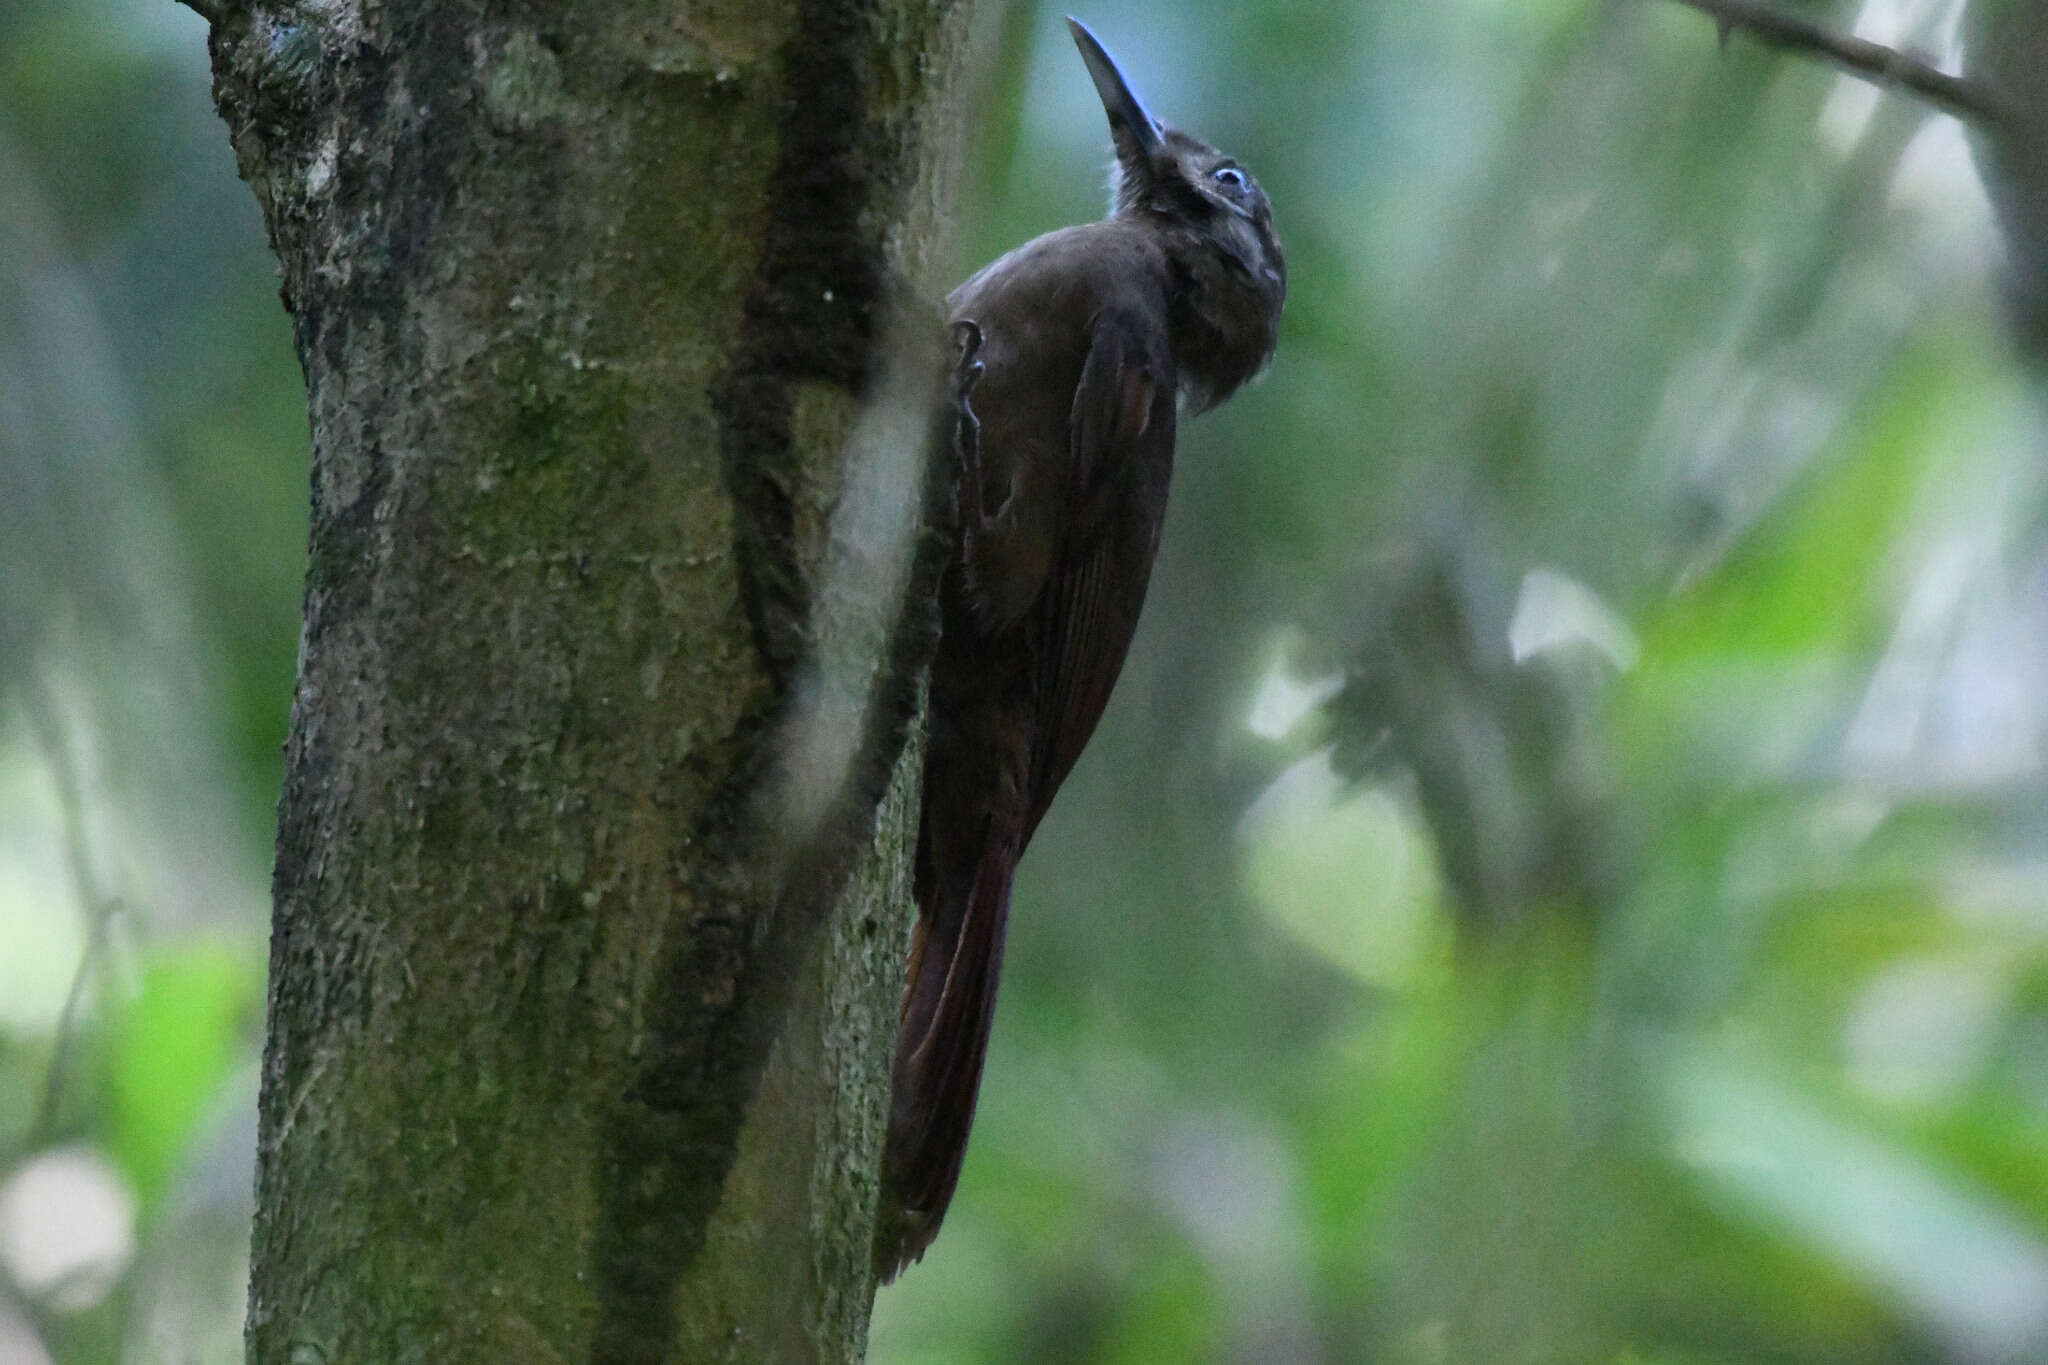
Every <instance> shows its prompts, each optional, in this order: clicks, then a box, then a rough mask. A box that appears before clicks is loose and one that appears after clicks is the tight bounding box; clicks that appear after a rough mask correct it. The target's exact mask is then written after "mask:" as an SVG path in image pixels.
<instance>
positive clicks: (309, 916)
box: [206, 0, 965, 1365]
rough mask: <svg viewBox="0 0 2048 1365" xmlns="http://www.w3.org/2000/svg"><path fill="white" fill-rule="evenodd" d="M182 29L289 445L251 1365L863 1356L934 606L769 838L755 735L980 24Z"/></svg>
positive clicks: (281, 10)
mask: <svg viewBox="0 0 2048 1365" xmlns="http://www.w3.org/2000/svg"><path fill="white" fill-rule="evenodd" d="M206 8H207V10H208V14H209V18H211V19H212V20H213V35H212V43H211V46H212V54H213V62H214V72H215V83H216V96H217V99H218V102H219V106H220V109H221V112H222V114H223V116H224V117H225V118H226V120H227V122H228V124H229V127H230V130H231V133H232V136H233V139H234V145H235V149H236V153H237V157H238V160H239V163H240V166H241V170H242V174H243V176H244V177H245V178H246V179H247V180H248V182H249V184H250V186H251V187H252V189H253V190H254V191H255V193H256V196H257V198H258V200H259V201H260V203H261V205H262V208H263V212H264V216H265V220H266V223H267V225H268V228H269V232H270V235H271V239H272V244H273V246H274V247H275V248H276V251H277V254H278V257H279V260H280V261H281V263H282V266H283V290H282V292H283V296H284V301H285V304H286V307H287V308H288V309H289V310H290V312H291V315H292V318H293V320H294V323H295V328H296V335H297V341H298V346H299V351H300V356H301V359H302V361H303V363H304V366H305V371H306V377H307V383H308V390H309V404H310V409H311V416H312V435H313V509H312V532H311V563H310V569H309V576H308V580H307V590H306V602H305V625H304V637H303V642H302V653H301V664H300V678H299V685H298V694H297V698H296V701H295V704H294V709H293V716H292V734H291V740H290V743H289V748H288V755H287V762H288V768H287V777H286V787H285V792H284V797H283V802H282V806H281V811H280V828H279V836H278V849H277V871H276V885H275V893H276V908H275V920H274V926H273V939H272V950H271V994H270V1010H269V1038H268V1045H267V1050H266V1055H265V1063H264V1084H263V1099H262V1128H261V1131H262V1138H261V1153H260V1169H259V1177H258V1214H257V1226H256V1235H255V1246H254V1268H253V1276H252V1284H251V1291H250V1308H249V1329H248V1330H249V1337H248V1339H249V1348H250V1358H251V1359H252V1360H253V1361H257V1362H264V1363H265V1365H268V1363H269V1362H287V1361H290V1362H321V1363H322V1365H341V1362H345V1361H379V1362H390V1361H433V1362H437V1363H439V1362H459V1361H469V1360H479V1361H481V1360H488V1361H491V1362H501V1361H507V1360H521V1361H546V1360H597V1361H661V1360H676V1361H692V1362H699V1361H724V1360H731V1361H756V1360H775V1361H801V1360H854V1359H858V1358H859V1357H860V1355H861V1353H862V1348H863V1344H864V1336H865V1331H866V1321H867V1316H868V1310H869V1307H870V1303H871V1299H872V1293H873V1286H872V1284H871V1283H870V1280H869V1269H868V1241H869V1231H870V1224H871V1221H872V1217H873V1205H874V1196H875V1189H874V1183H873V1172H874V1169H875V1166H876V1162H877V1159H878V1148H879V1143H880V1140H881V1133H882V1123H883V1115H884V1113H885V1109H886V1100H887V1095H886V1091H887V1084H888V1075H889V1052H890V1046H891V1040H892V1033H893V1025H894V1018H895V1009H896V1000H897V995H898V991H899V988H900V970H901V966H900V964H901V954H902V945H903V941H904V934H905V932H906V925H907V903H908V898H907V895H906V894H905V887H904V885H903V882H904V877H905V875H906V870H907V869H906V857H905V854H906V847H905V841H906V839H908V838H909V837H911V836H912V835H913V834H914V828H913V810H914V807H913V804H912V803H911V801H910V793H909V791H908V789H907V788H908V783H909V781H910V777H909V774H910V773H911V772H912V771H913V764H912V763H911V762H910V761H909V759H908V751H907V750H906V748H905V745H904V740H905V738H906V736H907V735H908V734H909V733H910V731H911V730H912V728H913V726H912V724H911V721H912V718H913V716H914V714H915V710H916V693H915V687H916V683H915V678H916V673H917V664H918V660H919V658H920V652H921V650H922V649H923V648H924V646H925V645H926V644H927V643H928V641H926V640H925V638H924V634H923V631H924V629H925V627H924V625H923V613H922V612H920V611H919V610H916V609H915V608H916V604H917V602H918V599H919V596H920V593H919V591H918V586H919V585H918V584H917V583H916V582H914V581H911V580H908V579H906V580H903V581H902V582H900V583H898V582H897V580H895V579H891V580H889V581H890V582H891V583H894V584H896V586H894V587H893V588H892V589H891V592H890V594H888V601H887V605H888V607H889V609H888V611H887V612H885V613H884V616H885V618H886V619H885V620H883V621H882V622H881V624H879V625H877V624H876V623H873V622H869V623H862V622H858V621H857V622H855V623H854V625H853V626H852V627H845V623H843V622H842V623H840V626H839V627H833V626H831V625H830V623H828V626H827V628H826V629H825V630H823V632H822V634H823V635H824V636H826V637H828V638H838V639H839V640H840V645H839V646H838V647H839V648H841V649H842V652H844V651H847V650H851V651H853V653H854V654H855V655H856V656H859V657H855V658H853V659H852V660H851V661H850V662H848V661H846V660H842V661H841V662H842V663H843V664H845V667H843V668H842V669H841V672H842V673H845V674H849V675H859V676H861V677H865V676H867V675H868V674H869V673H872V674H873V675H874V676H875V677H876V678H877V679H879V681H878V682H877V683H876V684H875V685H874V686H873V687H872V688H869V689H868V690H867V691H865V692H860V693H859V695H858V696H856V697H855V699H854V701H853V702H852V703H849V704H848V706H847V707H844V708H842V709H843V710H844V712H845V715H846V716H850V717H851V724H850V727H841V728H843V729H848V730H849V732H850V734H851V739H850V740H849V741H848V752H847V754H846V755H844V758H845V762H844V763H843V764H842V765H841V766H840V767H835V768H833V769H832V770H831V772H830V773H828V774H827V777H828V778H829V779H830V781H829V787H828V790H826V792H825V795H824V796H823V797H820V798H819V799H818V800H816V801H813V802H812V803H811V806H810V807H807V808H806V809H807V810H808V811H809V812H810V814H811V815H813V816H815V818H814V819H811V820H810V821H809V822H808V823H806V824H805V825H804V826H803V827H802V829H800V830H799V831H798V832H797V834H796V835H795V836H791V835H790V833H789V831H788V830H787V829H778V828H776V827H775V822H776V820H777V819H779V818H781V817H782V816H784V815H786V814H787V810H786V809H785V808H786V807H787V806H788V805H789V800H788V798H787V792H786V790H785V788H789V789H794V786H796V785H801V784H794V785H793V784H792V781H791V777H790V773H791V771H792V767H791V765H792V762H793V760H792V758H791V755H790V754H789V753H787V752H778V751H777V750H776V749H775V746H774V742H775V740H776V738H777V737H778V736H783V737H785V738H786V737H787V736H789V735H792V734H794V735H798V736H801V734H803V733H804V730H803V726H802V725H801V724H800V723H799V721H800V720H801V716H800V715H797V713H796V712H793V711H792V705H793V703H792V698H803V697H811V698H813V699H815V697H816V696H817V695H820V694H821V693H825V694H829V693H832V688H831V687H829V686H828V687H823V688H821V687H819V686H817V685H816V684H815V677H814V675H815V673H816V670H815V668H814V667H813V666H812V663H811V662H809V661H811V660H813V659H814V657H815V655H816V652H817V640H818V638H819V636H820V634H821V632H820V628H819V626H818V624H817V623H816V622H814V621H812V619H811V610H812V603H813V600H814V599H816V598H819V597H820V595H821V594H820V584H821V579H820V574H821V572H822V570H823V567H824V566H827V565H830V564H833V563H835V562H836V563H839V564H840V565H841V569H842V571H843V572H850V573H851V574H852V576H853V580H854V581H856V582H857V581H860V580H859V575H860V574H861V573H862V572H864V569H865V560H864V559H863V556H864V554H867V550H866V549H864V548H863V546H862V545H860V544H852V545H851V546H850V547H849V544H848V543H847V539H846V533H845V531H844V529H843V528H841V527H839V525H838V523H837V522H835V521H834V520H833V518H834V515H835V514H834V513H833V510H832V509H833V507H834V496H835V492H836V490H837V488H838V485H839V479H840V476H841V460H842V451H843V450H845V449H846V448H847V441H846V438H847V435H848V433H849V432H850V431H852V430H853V429H854V426H855V423H856V419H857V416H858V414H860V412H861V403H862V400H863V398H864V397H865V396H867V395H869V394H871V393H872V392H873V391H874V390H875V389H876V388H877V387H879V386H878V384H877V383H876V382H875V375H874V373H872V372H873V371H874V370H875V362H874V359H873V358H874V356H875V355H876V354H877V344H876V343H877V339H878V335H879V334H880V333H881V332H882V331H883V330H884V321H885V319H884V314H885V313H886V312H887V311H888V309H887V306H886V299H885V295H888V294H890V293H891V286H890V285H888V284H887V283H886V282H887V281H890V280H892V279H899V278H902V279H908V280H910V281H913V282H914V283H915V285H916V286H917V287H918V288H921V289H925V290H932V286H933V285H934V284H935V283H936V282H935V281H933V280H932V279H930V278H929V274H928V272H929V268H930V261H931V257H932V253H933V249H934V245H935V238H936V235H937V228H938V222H937V219H938V217H939V207H940V206H942V205H944V204H946V203H947V202H948V201H949V198H950V179H951V171H952V167H953V165H954V163H955V162H956V161H957V153H956V152H955V150H954V149H953V146H952V143H953V141H954V139H953V133H952V130H954V129H956V128H957V127H958V124H959V115H958V112H957V110H955V109H953V108H951V107H949V103H948V100H947V96H946V91H947V88H948V79H947V78H948V76H949V73H951V72H952V71H953V70H954V69H955V68H956V67H957V66H958V65H959V62H958V58H959V53H960V49H961V48H962V46H963V42H964V26H965V15H964V12H963V9H962V7H960V6H956V5H950V4H945V3H940V0H923V2H919V0H859V2H855V3H840V4H834V3H829V0H748V3H746V4H701V3H698V4H692V3H684V2H683V0H676V2H675V3H668V4H658V3H618V4H609V5H589V4H584V5H578V4H572V3H568V0H558V2H557V3H540V2H539V0H527V2H526V3H514V2H511V0H507V2H506V3H485V2H483V0H471V2H470V3H449V2H448V0H408V3H405V4H402V5H401V4H379V3H376V2H375V0H322V2H321V3H310V2H309V3H301V4H291V5H271V6H265V5H258V6H243V5H235V4H218V5H214V4H209V5H208V6H206ZM932 292H936V291H935V290H933V291H932ZM860 420H861V421H866V420H867V419H865V418H861V419H860ZM884 425H885V426H886V424H884ZM899 425H900V424H899ZM858 444H859V443H858V442H855V448H856V449H858ZM870 444H871V445H873V444H875V442H874V440H871V441H870ZM884 444H886V442H884ZM913 507H914V504H913ZM899 577H901V576H900V575H899ZM822 595H823V597H824V598H825V599H827V600H832V599H833V597H834V593H833V590H832V589H831V588H830V586H829V584H828V585H826V587H825V589H824V591H823V594H822ZM856 595H858V594H856ZM905 604H909V606H910V607H911V608H912V609H910V610H907V611H906V610H904V607H905ZM842 627H843V628H842ZM849 642H850V643H849ZM862 649H865V650H867V654H866V655H865V656H860V651H861V650H862ZM875 655H880V656H881V657H879V658H876V657H874V656H875ZM863 661H865V664H866V665H868V667H867V669H866V672H863V671H862V665H863ZM807 678H812V679H813V681H812V682H811V683H806V681H805V680H806V679H807ZM844 690H845V689H844V688H842V689H841V691H844ZM856 690H858V689H856ZM840 700H841V701H844V700H845V698H843V697H842V698H840ZM793 716H795V719H793V718H792V717H793ZM813 719H815V718H813ZM813 728H814V729H815V728H817V727H816V726H815V725H814V726H813ZM911 747H912V748H914V745H913V746H911ZM842 777H843V780H842ZM885 789H886V792H887V795H886V799H885V798H884V792H885ZM878 806H879V810H880V816H879V822H877V819H876V815H877V808H878ZM792 840H794V842H793V841H792Z"/></svg>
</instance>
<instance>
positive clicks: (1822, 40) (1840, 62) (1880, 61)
mask: <svg viewBox="0 0 2048 1365" xmlns="http://www.w3.org/2000/svg"><path fill="white" fill-rule="evenodd" d="M1679 3H1680V4H1683V5H1689V6H1691V7H1692V8H1693V9H1696V10H1698V11H1700V12H1701V13H1702V14H1705V15H1708V16H1710V17H1711V18H1712V19H1713V20H1714V22H1715V24H1716V25H1718V26H1719V27H1720V30H1721V39H1722V41H1723V42H1726V41H1727V38H1728V35H1729V33H1731V32H1733V31H1734V30H1735V29H1741V30H1742V31H1743V32H1745V33H1748V34H1749V35H1750V36H1752V37H1754V38H1755V39H1756V40H1757V41H1758V42H1761V43H1767V44H1769V45H1770V46H1772V47H1781V48H1784V49H1786V50H1787V51H1791V52H1801V53H1805V54H1807V55H1809V56H1814V57H1819V58H1821V59H1822V60H1823V61H1829V62H1833V63H1834V64H1835V65H1836V66H1839V67H1841V68H1842V69H1843V70H1845V71H1847V72H1849V73H1850V74H1851V75H1854V76H1860V77H1862V78H1863V79H1864V80H1867V81H1870V82H1871V83H1872V84H1874V85H1882V86H1895V87H1898V88H1899V89H1903V90H1909V91H1911V92H1912V93H1914V94H1916V95H1918V96H1920V97H1921V98H1922V99H1924V100H1926V101H1927V102H1928V103H1930V104H1933V105H1934V106H1935V107H1937V108H1939V109H1941V110H1943V111H1944V112H1946V113H1950V114H1953V115H1955V116H1956V117H1957V118H1959V119H1962V120H1963V121H1964V122H1966V123H1970V124H1974V125H1976V126H1977V127H1979V128H1984V129H1987V130H1990V129H1995V128H1997V127H1998V126H1999V125H2001V124H2003V123H2004V122H2005V121H2006V118H2005V113H2004V110H2003V108H2002V107H2001V105H2000V102H1999V100H1998V99H1997V97H1996V96H1994V95H1993V94H1992V92H1991V91H1990V90H1989V89H1987V88H1986V87H1985V86H1984V85H1982V84H1980V83H1978V82H1976V81H1972V80H1969V79H1967V78H1966V77H1963V76H1952V75H1950V74H1949V73H1948V72H1946V71H1942V70H1940V69H1939V68H1937V67H1935V66H1934V65H1932V64H1931V63H1929V62H1927V61H1925V60H1923V59H1921V58H1919V57H1915V56H1913V55H1911V54H1910V53H1906V52H1901V51H1899V50H1898V49H1897V48H1890V47H1886V46H1885V45H1884V44H1882V43H1873V42H1868V41H1866V40H1864V39H1862V38H1856V37H1852V36H1850V35H1849V34H1846V33H1834V32H1831V31H1829V30H1827V29H1824V28H1822V27H1820V26H1819V25H1817V24H1809V23H1807V22H1806V21H1804V20H1802V19H1794V18H1791V17H1789V16H1787V15H1784V14H1780V13H1778V12H1777V11H1776V10H1774V9H1772V8H1771V7H1770V6H1769V5H1763V4H1756V3H1753V0H1679Z"/></svg>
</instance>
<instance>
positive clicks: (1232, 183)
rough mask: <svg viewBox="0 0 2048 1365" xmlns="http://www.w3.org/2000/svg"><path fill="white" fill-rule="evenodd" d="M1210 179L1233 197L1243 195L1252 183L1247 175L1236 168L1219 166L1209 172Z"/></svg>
mask: <svg viewBox="0 0 2048 1365" xmlns="http://www.w3.org/2000/svg"><path fill="white" fill-rule="evenodd" d="M1209 178H1210V179H1211V180H1213V181H1215V182H1216V183H1217V184H1219V185H1221V186H1222V187H1223V188H1224V189H1226V190H1228V191H1229V192H1230V193H1231V194H1233V195H1238V194H1243V193H1244V192H1245V191H1246V190H1247V189H1249V188H1250V187H1251V183H1252V182H1251V181H1250V180H1248V179H1246V178H1245V173H1244V172H1243V171H1241V170H1239V169H1238V168H1237V167H1235V166H1218V167H1217V168H1216V169H1215V170H1213V171H1211V172H1209Z"/></svg>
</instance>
